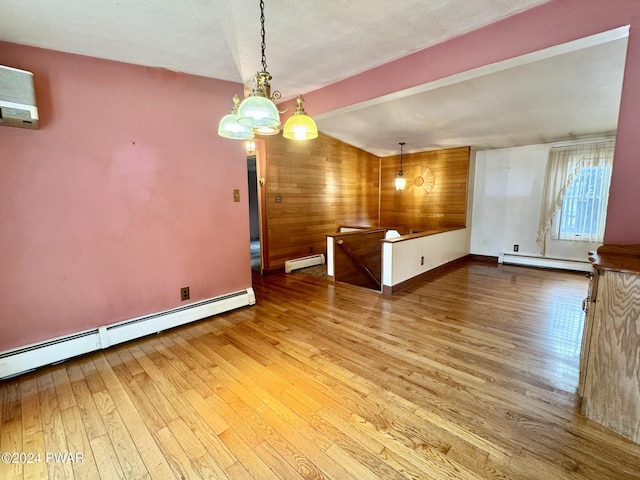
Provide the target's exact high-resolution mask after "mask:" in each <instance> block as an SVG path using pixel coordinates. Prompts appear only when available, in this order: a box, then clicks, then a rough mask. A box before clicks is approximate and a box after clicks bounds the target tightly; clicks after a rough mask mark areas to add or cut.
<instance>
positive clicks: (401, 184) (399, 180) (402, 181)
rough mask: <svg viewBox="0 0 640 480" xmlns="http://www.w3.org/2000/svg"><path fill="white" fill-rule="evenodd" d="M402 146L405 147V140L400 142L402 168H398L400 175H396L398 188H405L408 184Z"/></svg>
mask: <svg viewBox="0 0 640 480" xmlns="http://www.w3.org/2000/svg"><path fill="white" fill-rule="evenodd" d="M402 147H404V142H400V170H398V176H397V177H396V190H404V187H405V186H406V185H407V179H406V178H404V176H403V172H402Z"/></svg>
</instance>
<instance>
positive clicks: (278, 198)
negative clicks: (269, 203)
mask: <svg viewBox="0 0 640 480" xmlns="http://www.w3.org/2000/svg"><path fill="white" fill-rule="evenodd" d="M280 202H282V197H281V196H280V194H279V193H278V194H277V195H276V203H280Z"/></svg>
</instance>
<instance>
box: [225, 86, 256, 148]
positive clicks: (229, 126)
mask: <svg viewBox="0 0 640 480" xmlns="http://www.w3.org/2000/svg"><path fill="white" fill-rule="evenodd" d="M239 103H240V99H239V98H238V96H237V95H234V97H233V109H232V110H231V112H230V113H228V114H227V115H225V116H224V117H222V120H220V123H219V124H218V135H220V136H221V137H225V138H233V139H236V140H250V139H252V138H253V137H254V134H253V129H251V128H249V127H245V126H244V125H240V123H238V104H239Z"/></svg>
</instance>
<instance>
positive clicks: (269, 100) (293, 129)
mask: <svg viewBox="0 0 640 480" xmlns="http://www.w3.org/2000/svg"><path fill="white" fill-rule="evenodd" d="M260 38H261V43H260V48H261V53H262V58H261V63H262V71H260V72H257V73H256V75H255V76H254V77H253V81H254V83H255V87H253V89H252V90H251V93H250V94H249V96H248V97H247V98H245V99H244V100H243V101H242V103H240V105H239V106H238V107H237V109H236V108H234V109H233V110H232V111H231V113H230V114H228V115H227V116H225V117H224V118H223V119H222V121H221V122H220V125H219V127H218V135H220V136H222V137H227V138H235V139H245V140H247V139H251V138H253V136H254V134H258V135H275V134H277V133H279V132H280V128H279V127H280V113H279V112H278V109H277V107H276V105H275V103H273V100H279V99H280V98H281V97H282V95H281V93H280V92H279V91H274V92H273V94H272V93H271V83H270V82H271V79H272V78H273V77H272V76H271V74H270V73H269V72H268V71H267V55H266V53H265V52H266V49H267V41H266V33H265V28H264V0H260ZM302 102H303V99H302V97H301V96H298V99H297V101H296V105H297V107H296V111H295V113H294V114H293V115H292V116H291V117H289V120H287V123H286V124H285V126H284V130H285V132H284V135H283V136H284V137H285V138H290V139H297V140H309V139H312V138H316V137H317V136H318V129H317V127H316V124H315V122H314V121H313V119H312V118H311V117H309V116H308V115H307V113H306V112H305V111H304V108H303V107H302ZM232 121H233V122H236V123H237V124H238V126H237V127H233V126H231V122H232ZM224 122H226V123H224Z"/></svg>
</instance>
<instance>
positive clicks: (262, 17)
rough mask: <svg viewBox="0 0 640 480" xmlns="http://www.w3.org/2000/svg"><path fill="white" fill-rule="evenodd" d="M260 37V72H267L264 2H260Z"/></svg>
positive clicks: (261, 0)
mask: <svg viewBox="0 0 640 480" xmlns="http://www.w3.org/2000/svg"><path fill="white" fill-rule="evenodd" d="M260 36H261V37H262V43H261V45H260V46H261V48H262V71H263V72H266V71H267V55H266V54H265V50H266V49H267V43H266V41H265V31H264V1H263V0H260Z"/></svg>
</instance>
